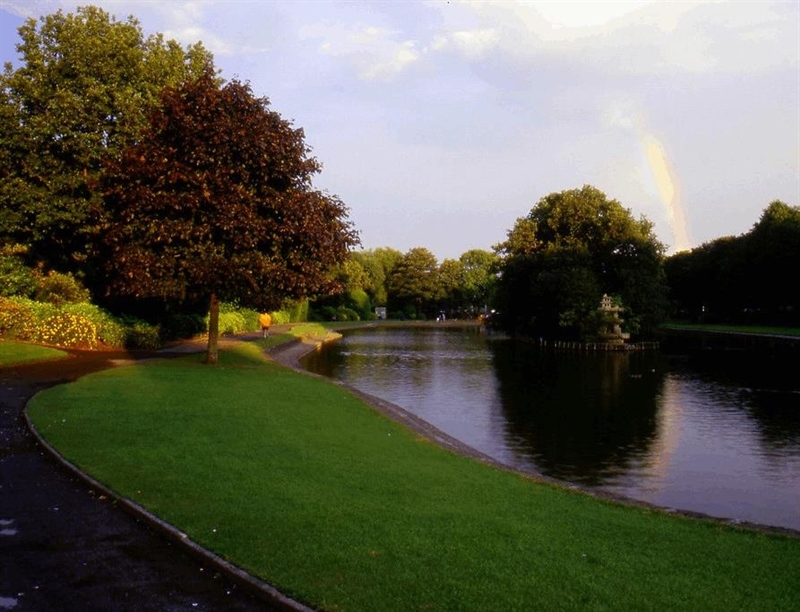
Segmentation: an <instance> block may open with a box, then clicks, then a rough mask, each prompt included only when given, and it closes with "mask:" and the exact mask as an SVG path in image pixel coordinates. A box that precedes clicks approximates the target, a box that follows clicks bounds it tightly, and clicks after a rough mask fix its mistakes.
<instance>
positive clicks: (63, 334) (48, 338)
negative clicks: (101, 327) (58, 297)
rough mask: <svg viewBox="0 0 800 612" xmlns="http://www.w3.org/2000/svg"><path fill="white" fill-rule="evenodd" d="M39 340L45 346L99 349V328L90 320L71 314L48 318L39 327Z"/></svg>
mask: <svg viewBox="0 0 800 612" xmlns="http://www.w3.org/2000/svg"><path fill="white" fill-rule="evenodd" d="M38 336H39V337H38V338H37V340H38V341H39V342H42V343H43V344H51V345H54V346H61V347H71V348H89V349H93V348H96V347H97V328H96V327H95V326H94V323H92V322H91V321H90V320H89V319H87V318H86V317H82V316H80V315H75V314H72V313H69V312H59V313H58V314H56V315H53V316H52V317H48V318H47V319H45V321H44V322H43V323H42V325H41V326H40V327H39V334H38Z"/></svg>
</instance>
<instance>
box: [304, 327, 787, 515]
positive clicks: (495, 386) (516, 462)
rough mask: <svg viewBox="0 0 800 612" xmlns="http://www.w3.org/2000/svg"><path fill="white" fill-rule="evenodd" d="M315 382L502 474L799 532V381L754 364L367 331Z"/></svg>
mask: <svg viewBox="0 0 800 612" xmlns="http://www.w3.org/2000/svg"><path fill="white" fill-rule="evenodd" d="M303 365H304V367H306V368H307V369H308V370H310V371H312V372H316V373H318V374H322V375H324V376H328V377H331V378H335V379H338V380H342V381H344V382H346V383H347V384H349V385H352V386H353V387H356V388H358V389H361V390H362V391H365V392H367V393H370V394H372V395H375V396H378V397H380V398H383V399H385V400H388V401H391V402H393V403H395V404H398V405H400V406H402V407H403V408H405V409H406V410H408V411H410V412H412V413H414V414H416V415H418V416H420V417H422V418H423V419H425V420H426V421H428V422H430V423H432V424H433V425H435V426H436V427H438V428H439V429H441V430H443V431H444V432H446V433H448V434H449V435H451V436H453V437H455V438H457V439H459V440H461V441H462V442H464V443H466V444H468V445H470V446H472V447H474V448H476V449H477V450H480V451H481V452H483V453H485V454H487V455H489V456H491V457H493V458H495V459H497V460H498V461H501V462H503V463H505V464H507V465H509V466H511V467H514V468H517V469H520V470H525V471H534V472H539V473H542V474H545V475H547V476H550V477H553V478H558V479H561V480H565V481H569V482H573V483H578V484H580V485H583V486H586V487H590V488H594V489H598V490H602V491H608V492H612V493H615V494H620V495H625V496H627V497H631V498H634V499H638V500H643V501H646V502H650V503H653V504H657V505H659V506H664V507H669V508H676V509H681V510H690V511H696V512H702V513H705V514H708V515H711V516H716V517H721V518H731V519H736V520H742V521H750V522H755V523H761V524H766V525H774V526H780V527H789V528H792V529H800V381H798V380H797V376H796V369H797V368H796V364H785V363H771V362H770V361H769V360H768V359H764V358H763V357H762V356H759V357H758V358H755V357H754V356H753V355H751V354H749V353H745V352H738V353H735V354H727V353H716V352H714V354H713V355H710V354H709V355H705V356H702V357H698V356H691V357H690V356H685V355H679V354H673V355H666V354H663V353H662V352H659V351H642V352H624V353H621V352H613V353H578V352H568V351H553V350H546V349H541V348H539V347H536V346H533V345H530V344H526V343H521V342H516V341H513V340H510V339H505V338H499V337H494V336H491V335H486V334H484V333H479V332H478V331H477V328H473V329H451V328H394V329H393V328H380V327H377V328H366V329H360V330H353V331H349V332H346V333H345V335H344V337H343V339H342V340H340V341H338V342H335V343H332V344H329V345H327V346H325V347H324V348H323V349H322V350H320V351H318V352H315V353H312V354H310V355H309V356H308V357H307V358H306V359H305V360H304V362H303Z"/></svg>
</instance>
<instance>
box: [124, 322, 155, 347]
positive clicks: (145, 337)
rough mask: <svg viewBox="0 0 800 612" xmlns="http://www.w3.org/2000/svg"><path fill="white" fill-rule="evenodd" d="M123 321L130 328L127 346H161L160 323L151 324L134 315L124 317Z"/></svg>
mask: <svg viewBox="0 0 800 612" xmlns="http://www.w3.org/2000/svg"><path fill="white" fill-rule="evenodd" d="M122 322H123V324H124V325H125V327H126V329H127V330H128V334H127V338H126V340H125V347H126V348H139V349H157V348H158V347H159V346H161V335H160V333H159V327H158V325H151V324H150V323H147V322H145V321H142V320H141V319H136V318H134V317H123V318H122Z"/></svg>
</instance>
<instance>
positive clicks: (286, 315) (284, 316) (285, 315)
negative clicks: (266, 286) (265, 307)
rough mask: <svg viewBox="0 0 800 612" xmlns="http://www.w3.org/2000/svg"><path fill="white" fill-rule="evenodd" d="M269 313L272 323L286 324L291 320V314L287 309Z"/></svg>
mask: <svg viewBox="0 0 800 612" xmlns="http://www.w3.org/2000/svg"><path fill="white" fill-rule="evenodd" d="M269 314H270V316H271V317H272V324H273V325H286V324H287V323H291V321H292V315H291V313H290V312H289V311H288V310H276V311H275V312H271V313H269Z"/></svg>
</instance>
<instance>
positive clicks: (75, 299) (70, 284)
mask: <svg viewBox="0 0 800 612" xmlns="http://www.w3.org/2000/svg"><path fill="white" fill-rule="evenodd" d="M34 297H35V298H36V301H38V302H49V303H51V304H56V305H57V306H61V305H63V304H77V303H80V302H88V301H89V290H88V289H86V288H85V287H84V286H83V285H81V284H80V282H78V280H77V279H76V278H75V277H74V276H72V275H71V274H61V273H60V272H54V271H52V270H51V271H50V272H49V273H48V274H47V276H43V277H41V278H40V279H39V286H38V287H37V288H36V294H35V296H34Z"/></svg>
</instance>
